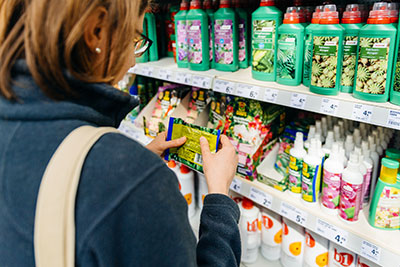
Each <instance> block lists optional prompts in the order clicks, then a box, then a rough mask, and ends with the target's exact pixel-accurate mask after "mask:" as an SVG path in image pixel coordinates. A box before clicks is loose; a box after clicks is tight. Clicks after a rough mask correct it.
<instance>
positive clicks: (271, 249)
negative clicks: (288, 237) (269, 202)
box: [261, 208, 282, 261]
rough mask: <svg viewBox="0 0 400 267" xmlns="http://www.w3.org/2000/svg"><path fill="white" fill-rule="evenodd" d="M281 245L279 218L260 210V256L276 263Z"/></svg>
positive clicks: (274, 214)
mask: <svg viewBox="0 0 400 267" xmlns="http://www.w3.org/2000/svg"><path fill="white" fill-rule="evenodd" d="M281 245H282V218H281V216H280V215H279V214H277V213H275V212H272V211H270V210H267V209H265V208H261V255H263V256H264V258H266V259H267V260H269V261H277V260H279V258H280V257H281Z"/></svg>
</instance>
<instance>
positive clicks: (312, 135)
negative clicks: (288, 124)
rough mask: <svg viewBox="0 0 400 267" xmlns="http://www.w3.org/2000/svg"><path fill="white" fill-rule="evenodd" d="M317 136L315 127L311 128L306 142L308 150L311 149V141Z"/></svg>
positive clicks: (305, 145)
mask: <svg viewBox="0 0 400 267" xmlns="http://www.w3.org/2000/svg"><path fill="white" fill-rule="evenodd" d="M314 136H315V126H313V125H312V126H310V130H308V135H307V140H306V141H305V142H304V147H305V148H306V149H308V148H309V147H310V142H311V139H313V138H314Z"/></svg>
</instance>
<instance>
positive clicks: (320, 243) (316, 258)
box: [303, 230, 329, 267]
mask: <svg viewBox="0 0 400 267" xmlns="http://www.w3.org/2000/svg"><path fill="white" fill-rule="evenodd" d="M328 251H329V241H328V239H325V238H323V237H322V236H320V235H318V234H316V233H313V232H311V231H310V230H306V246H305V251H304V265H303V266H304V267H327V266H328V260H329V255H328Z"/></svg>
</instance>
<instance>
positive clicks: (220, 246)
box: [0, 60, 241, 267]
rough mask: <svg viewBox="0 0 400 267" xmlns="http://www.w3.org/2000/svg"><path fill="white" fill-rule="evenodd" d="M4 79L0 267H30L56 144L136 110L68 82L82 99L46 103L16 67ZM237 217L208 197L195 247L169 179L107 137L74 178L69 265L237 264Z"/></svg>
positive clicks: (128, 146)
mask: <svg viewBox="0 0 400 267" xmlns="http://www.w3.org/2000/svg"><path fill="white" fill-rule="evenodd" d="M13 79H14V81H15V83H14V84H13V90H14V92H15V93H16V95H17V96H18V99H19V100H18V102H16V103H12V102H9V101H7V100H5V99H3V98H1V97H0V155H1V156H0V160H1V163H0V266H1V267H29V266H32V267H33V266H35V264H34V248H33V226H34V216H35V206H36V198H37V194H38V190H39V186H40V182H41V179H42V176H43V173H44V171H45V169H46V166H47V164H48V162H49V160H50V158H51V157H52V155H53V153H54V152H55V150H56V149H57V147H58V145H59V144H60V143H61V142H62V140H63V139H64V138H65V137H66V136H67V135H68V134H69V133H70V132H71V131H72V130H73V129H75V128H77V127H79V126H82V125H94V126H113V127H118V125H119V124H120V122H121V121H122V119H123V118H124V117H125V116H126V114H127V113H128V112H129V111H131V110H132V109H133V108H134V107H135V106H136V105H137V104H138V103H137V100H136V99H135V98H132V97H131V96H129V95H127V94H125V93H122V92H119V91H118V90H116V89H114V88H113V87H111V86H108V85H105V84H87V83H82V82H79V81H77V80H75V79H72V78H70V79H69V82H70V84H71V85H72V87H73V88H74V89H75V90H77V91H78V92H79V93H80V95H81V97H80V98H79V99H74V100H68V101H67V100H65V101H54V100H51V99H50V98H48V97H46V96H45V95H44V94H43V93H42V91H41V90H40V88H39V87H38V86H37V85H36V84H35V82H34V81H33V79H32V77H31V75H30V72H29V70H28V68H27V66H26V63H25V61H23V60H19V61H18V62H17V63H16V64H15V66H14V68H13ZM239 214H240V213H239V209H238V207H237V205H236V204H235V203H234V202H233V201H232V200H231V199H230V198H228V197H227V196H224V195H219V194H212V195H208V196H207V197H206V198H205V202H204V208H203V211H202V214H201V225H200V238H199V242H198V243H197V244H196V239H195V237H194V234H193V232H192V230H191V227H190V225H189V222H188V218H187V204H186V201H185V199H184V198H183V197H182V195H181V193H180V192H179V188H178V181H177V179H176V176H175V175H174V174H173V172H172V171H170V170H169V169H168V167H167V166H166V165H165V163H164V162H163V161H162V160H161V159H160V158H159V157H158V156H157V155H155V154H154V153H152V152H150V151H149V150H147V149H146V148H144V147H142V146H141V145H140V144H138V143H137V142H135V141H133V140H131V139H129V138H127V137H125V136H124V135H122V134H115V133H112V134H107V135H105V136H103V137H102V138H101V139H100V140H99V141H98V142H97V143H96V144H95V145H94V146H93V148H92V149H91V151H90V152H89V154H88V157H87V159H86V161H85V164H84V166H83V170H82V174H81V180H80V184H79V189H78V193H77V202H76V211H75V216H76V217H75V218H76V219H75V220H76V266H84V267H91V266H102V267H124V266H185V267H188V266H197V265H198V266H218V267H222V266H230V267H231V266H238V265H239V263H240V253H241V249H240V236H239V231H238V226H237V222H238V219H239ZM55 267H56V266H55Z"/></svg>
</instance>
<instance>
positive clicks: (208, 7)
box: [203, 0, 215, 69]
mask: <svg viewBox="0 0 400 267" xmlns="http://www.w3.org/2000/svg"><path fill="white" fill-rule="evenodd" d="M203 7H204V11H205V12H206V13H207V15H208V37H209V40H210V42H209V46H210V68H212V69H215V61H214V56H215V48H214V40H215V35H214V9H213V8H212V3H211V0H205V1H204V2H203Z"/></svg>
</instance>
